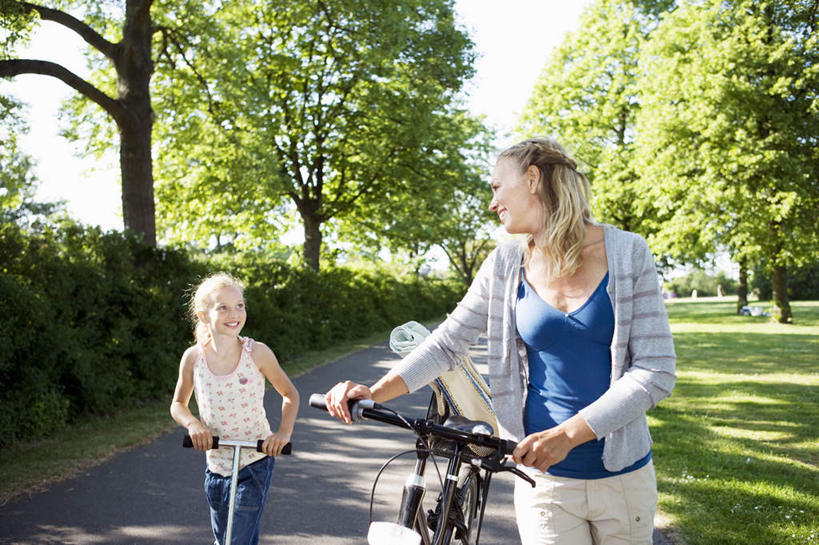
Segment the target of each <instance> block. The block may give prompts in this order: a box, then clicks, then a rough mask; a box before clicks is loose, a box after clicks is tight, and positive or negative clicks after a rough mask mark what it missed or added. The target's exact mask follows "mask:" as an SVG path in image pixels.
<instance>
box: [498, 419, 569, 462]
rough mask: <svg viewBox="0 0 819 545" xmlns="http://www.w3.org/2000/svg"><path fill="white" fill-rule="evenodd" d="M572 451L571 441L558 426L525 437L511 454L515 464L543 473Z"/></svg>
mask: <svg viewBox="0 0 819 545" xmlns="http://www.w3.org/2000/svg"><path fill="white" fill-rule="evenodd" d="M571 449H572V445H571V441H570V440H569V437H568V435H566V433H565V431H564V430H563V429H561V428H560V427H559V426H556V427H554V428H549V429H548V430H543V431H539V432H537V433H533V434H532V435H527V436H526V437H525V438H524V439H523V441H521V442H520V443H518V446H517V447H516V448H515V451H514V452H513V453H512V459H513V460H514V461H515V463H516V464H523V465H525V466H529V467H535V468H537V469H539V470H541V471H543V472H545V471H546V470H547V469H549V468H550V467H551V466H553V465H555V464H556V463H558V462H560V461H562V460H563V459H564V458H566V456H568V454H569V451H570V450H571Z"/></svg>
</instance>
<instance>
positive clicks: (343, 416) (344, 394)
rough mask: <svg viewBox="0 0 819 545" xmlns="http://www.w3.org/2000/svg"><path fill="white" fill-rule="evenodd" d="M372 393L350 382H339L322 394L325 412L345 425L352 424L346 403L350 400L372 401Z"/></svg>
mask: <svg viewBox="0 0 819 545" xmlns="http://www.w3.org/2000/svg"><path fill="white" fill-rule="evenodd" d="M372 398H373V393H372V391H370V389H369V388H368V387H367V386H364V385H363V384H357V383H355V382H350V381H349V380H347V381H345V382H339V383H338V384H336V385H335V386H333V388H332V389H331V390H330V391H329V392H327V393H326V394H324V402H325V403H326V404H327V412H328V413H330V416H334V417H336V418H338V419H339V420H341V421H342V422H344V423H345V424H352V423H353V420H352V418H350V409H349V408H348V407H347V401H348V400H350V399H372Z"/></svg>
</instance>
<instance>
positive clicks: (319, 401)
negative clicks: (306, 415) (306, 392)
mask: <svg viewBox="0 0 819 545" xmlns="http://www.w3.org/2000/svg"><path fill="white" fill-rule="evenodd" d="M310 406H311V407H313V408H314V409H324V410H325V411H326V410H327V403H325V402H324V394H311V395H310Z"/></svg>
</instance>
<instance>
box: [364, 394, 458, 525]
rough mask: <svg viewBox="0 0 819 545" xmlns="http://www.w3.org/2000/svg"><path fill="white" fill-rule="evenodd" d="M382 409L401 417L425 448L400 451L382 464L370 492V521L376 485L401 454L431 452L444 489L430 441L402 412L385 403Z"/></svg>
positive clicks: (439, 482)
mask: <svg viewBox="0 0 819 545" xmlns="http://www.w3.org/2000/svg"><path fill="white" fill-rule="evenodd" d="M381 410H384V411H388V412H390V413H392V414H394V415H395V416H396V417H397V418H398V419H400V420H401V421H402V422H403V423H404V424H406V426H407V428H408V429H411V430H412V431H413V432H415V435H416V436H417V437H418V439H419V440H420V441H421V444H422V446H423V447H424V448H423V449H417V448H416V449H413V450H406V451H404V452H400V453H398V454H396V455H394V456H393V457H391V458H390V459H389V460H387V461H386V462H384V464H383V465H382V466H381V469H379V470H378V474H377V475H376V476H375V481H374V482H373V487H372V490H371V492H370V523H372V521H373V503H374V502H375V487H376V485H377V484H378V479H379V477H381V473H383V472H384V470H385V469H387V466H388V465H390V464H391V463H392V462H394V461H395V460H396V459H397V458H400V457H401V456H405V455H407V454H410V453H417V452H418V451H419V450H420V451H422V452H427V453H429V454H430V458H431V459H432V466H433V467H434V468H435V473H436V474H437V475H438V484H439V486H440V487H441V490H443V489H444V479H443V477H441V470H440V469H439V468H438V462H437V461H436V460H435V453H434V452H433V451H432V448H431V447H430V446H429V443H428V442H427V440H426V438H425V437H424V436H423V435H422V434H420V433H418V432H417V431H416V430H415V428H413V427H412V425H410V423H409V422H408V421H407V419H406V418H404V417H403V416H401V414H400V413H398V412H397V411H395V410H393V409H391V408H389V407H384V406H383V405H382V406H381Z"/></svg>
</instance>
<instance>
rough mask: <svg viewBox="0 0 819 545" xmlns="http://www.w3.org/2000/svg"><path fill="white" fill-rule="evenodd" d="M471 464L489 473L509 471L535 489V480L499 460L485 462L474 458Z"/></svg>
mask: <svg viewBox="0 0 819 545" xmlns="http://www.w3.org/2000/svg"><path fill="white" fill-rule="evenodd" d="M471 463H472V465H474V466H477V467H480V468H482V469H486V470H488V471H492V472H493V473H501V472H503V471H508V472H510V473H511V474H513V475H515V476H516V477H520V478H521V479H523V480H524V481H526V482H527V483H529V484H530V485H532V488H534V487H535V480H534V479H533V478H531V477H530V476H529V475H527V474H526V473H524V472H523V471H521V470H520V469H518V468H517V467H515V466H508V465H506V464H504V463H502V462H499V461H497V460H484V459H482V458H473V459H472V460H471Z"/></svg>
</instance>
